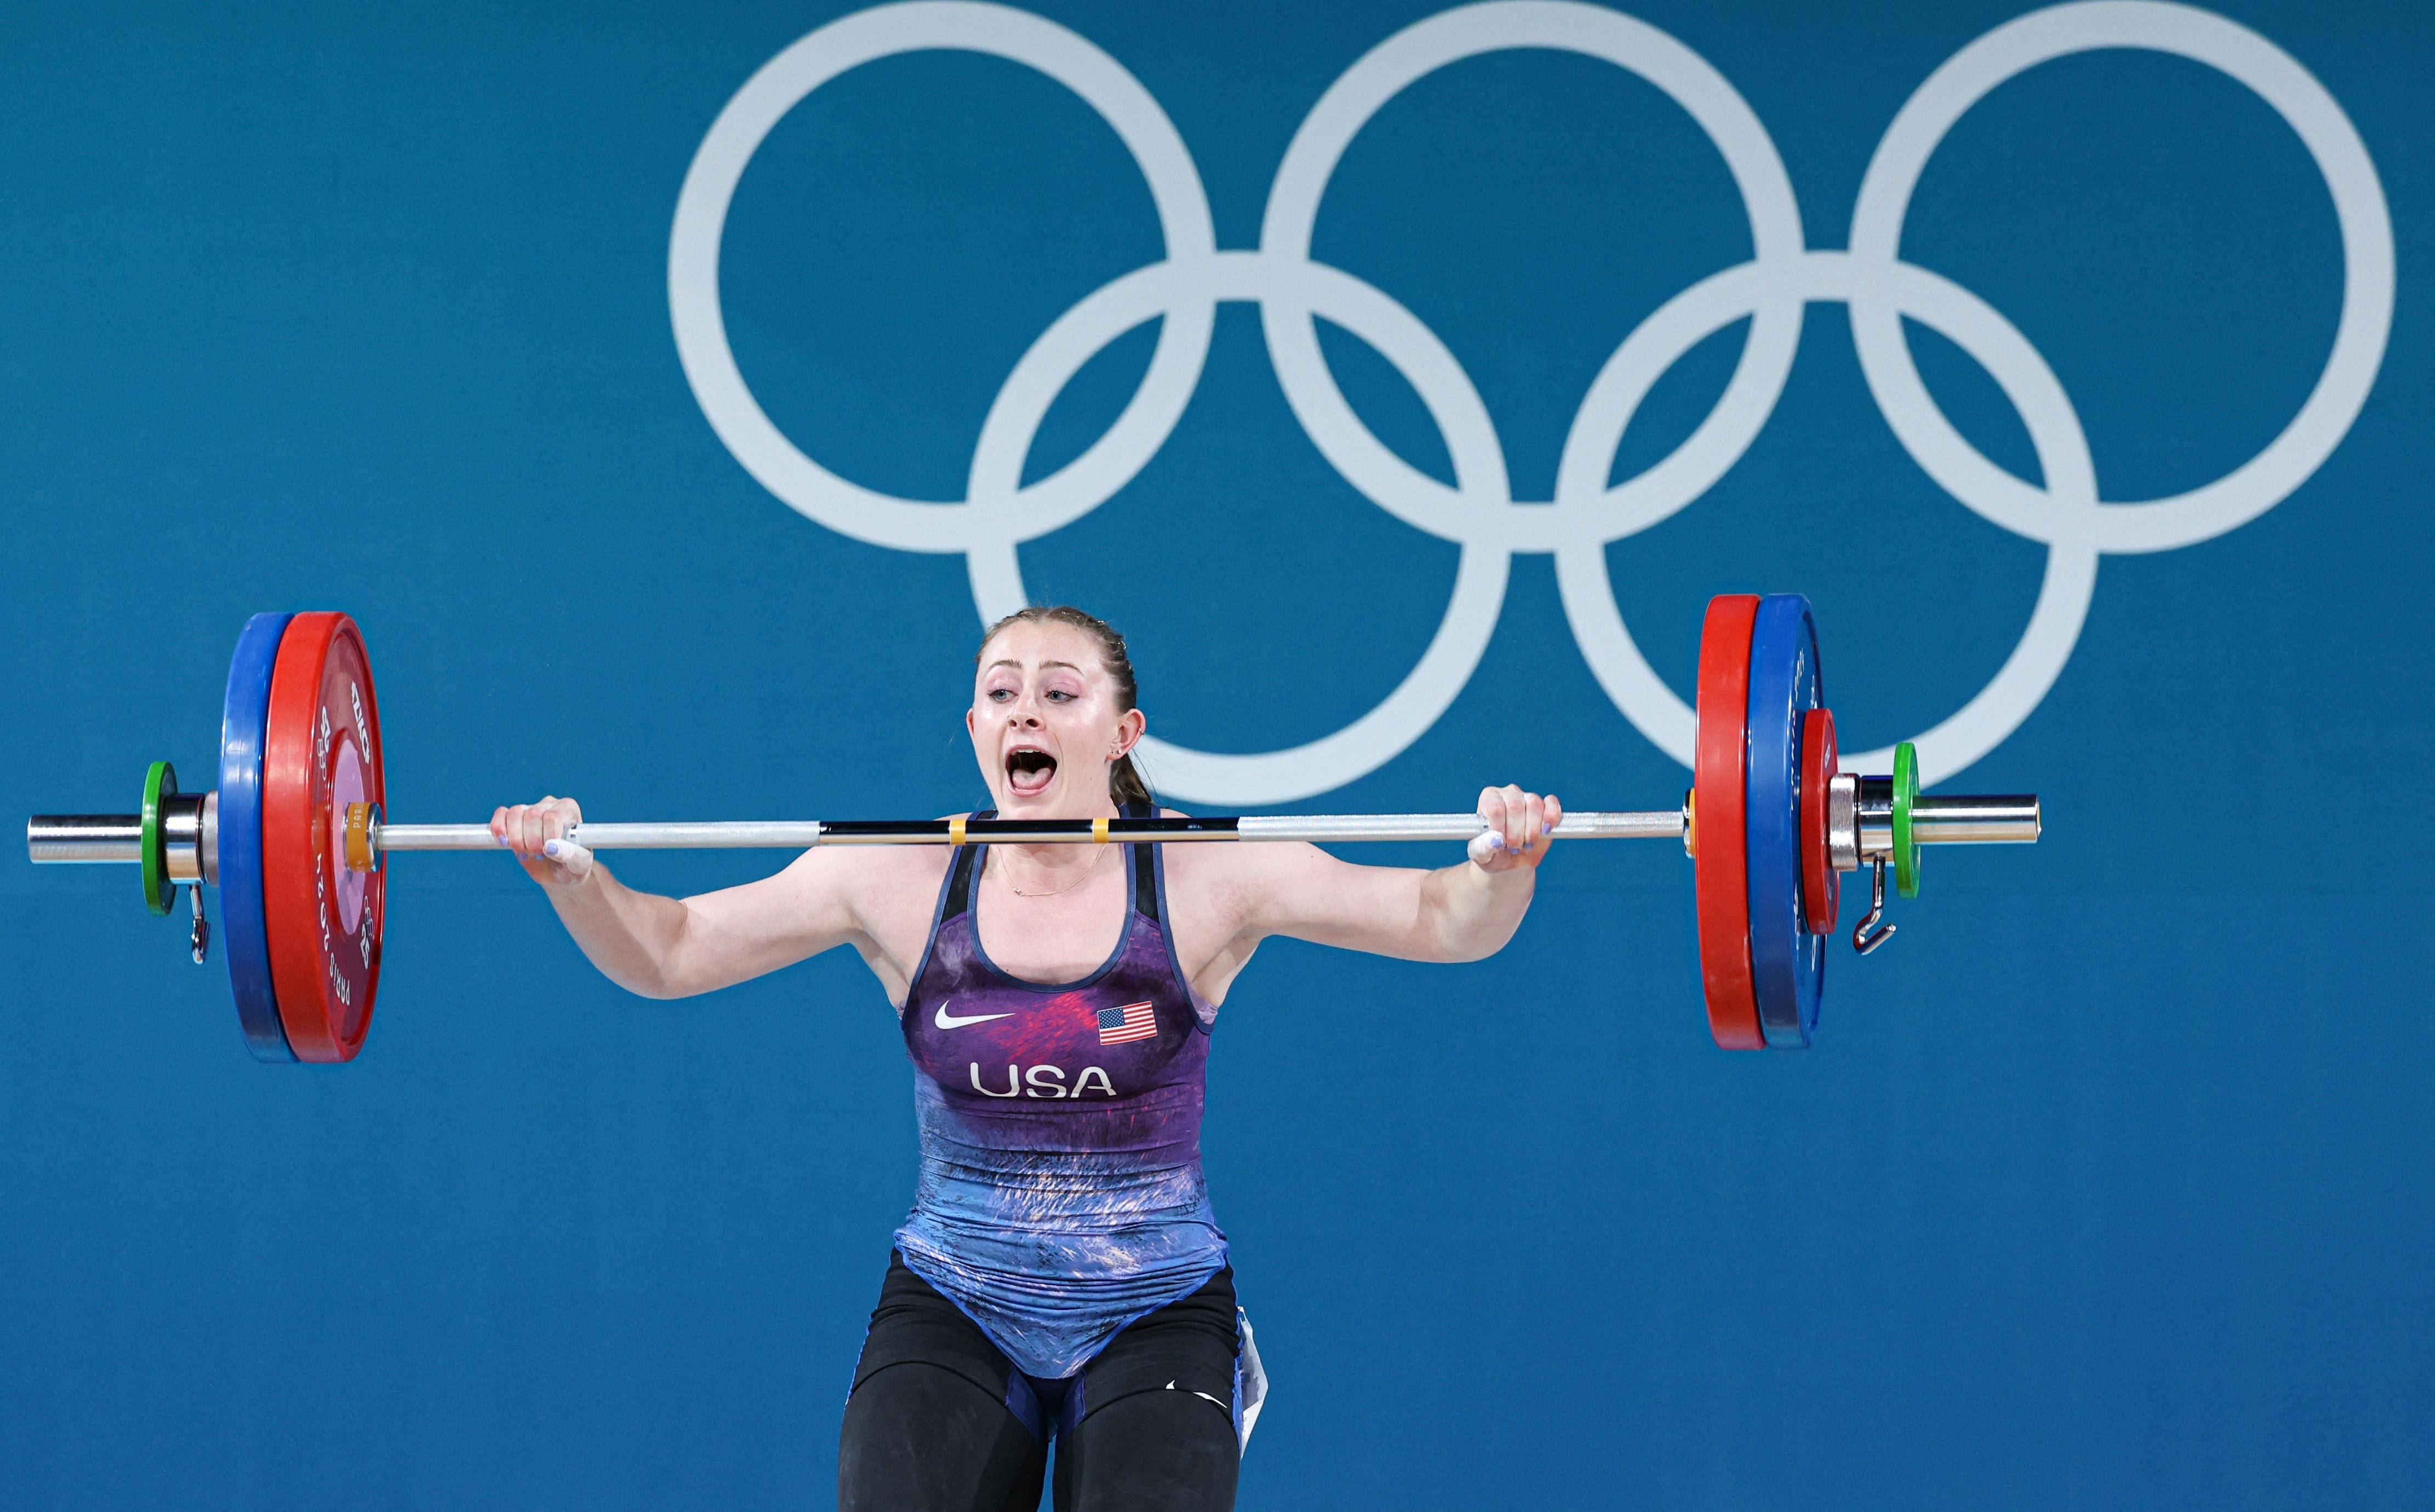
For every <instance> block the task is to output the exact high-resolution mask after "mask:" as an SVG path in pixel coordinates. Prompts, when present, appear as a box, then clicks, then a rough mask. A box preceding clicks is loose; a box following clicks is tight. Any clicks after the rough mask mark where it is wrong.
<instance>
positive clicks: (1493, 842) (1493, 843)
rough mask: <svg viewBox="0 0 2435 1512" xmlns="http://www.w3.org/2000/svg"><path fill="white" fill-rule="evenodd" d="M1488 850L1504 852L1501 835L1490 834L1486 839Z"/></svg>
mask: <svg viewBox="0 0 2435 1512" xmlns="http://www.w3.org/2000/svg"><path fill="white" fill-rule="evenodd" d="M1488 849H1490V850H1491V851H1502V850H1504V849H1505V836H1503V835H1501V834H1492V835H1490V836H1489V837H1488Z"/></svg>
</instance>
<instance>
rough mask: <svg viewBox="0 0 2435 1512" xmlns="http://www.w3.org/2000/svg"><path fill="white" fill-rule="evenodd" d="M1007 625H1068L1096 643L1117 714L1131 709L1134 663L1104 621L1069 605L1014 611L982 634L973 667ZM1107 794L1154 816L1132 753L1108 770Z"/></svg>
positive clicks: (1122, 641) (1154, 802) (1121, 640)
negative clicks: (1114, 694)
mask: <svg viewBox="0 0 2435 1512" xmlns="http://www.w3.org/2000/svg"><path fill="white" fill-rule="evenodd" d="M1010 625H1070V626H1072V627H1074V628H1076V629H1078V630H1080V631H1081V632H1082V633H1083V634H1085V635H1088V636H1089V637H1091V639H1093V640H1095V641H1097V642H1098V643H1099V664H1100V665H1102V666H1104V667H1106V668H1107V669H1108V677H1109V679H1110V680H1112V681H1113V682H1114V683H1115V685H1116V713H1125V712H1126V711H1128V710H1130V709H1131V708H1132V707H1133V693H1134V688H1133V661H1132V658H1131V657H1130V656H1128V655H1126V654H1125V638H1124V637H1123V636H1121V635H1118V634H1117V633H1116V630H1115V627H1114V626H1112V625H1110V624H1109V623H1108V622H1107V621H1106V620H1103V619H1101V618H1099V617H1098V616H1097V615H1096V614H1090V613H1085V612H1084V611H1083V610H1079V609H1076V608H1075V607H1074V606H1073V605H1071V604H1050V605H1046V606H1043V605H1039V604H1034V605H1032V606H1031V607H1030V608H1029V609H1019V610H1015V611H1014V612H1013V613H1011V614H1009V615H1008V616H1007V617H1006V618H1004V619H1002V620H1000V621H998V622H997V623H996V624H995V625H993V626H991V627H989V628H988V630H986V631H984V632H983V633H982V635H981V648H980V649H979V650H978V651H976V652H975V653H973V663H974V665H976V666H977V665H979V664H980V659H981V658H982V657H983V656H986V655H987V654H988V653H989V646H990V643H991V642H992V641H994V640H996V639H997V632H998V631H1000V630H1003V629H1005V628H1006V627H1008V626H1010ZM1108 790H1109V792H1110V793H1112V794H1113V795H1114V798H1115V800H1116V802H1117V803H1118V804H1119V805H1128V804H1135V803H1138V804H1141V805H1143V806H1145V807H1148V809H1150V810H1151V811H1152V812H1153V813H1155V812H1156V811H1157V807H1158V800H1157V799H1154V798H1152V797H1151V796H1150V791H1149V784H1148V782H1143V781H1142V774H1141V769H1140V768H1139V767H1137V766H1135V765H1133V757H1132V752H1131V751H1127V752H1126V753H1125V754H1123V755H1122V756H1119V757H1117V758H1116V763H1115V765H1114V766H1112V767H1110V768H1109V769H1108Z"/></svg>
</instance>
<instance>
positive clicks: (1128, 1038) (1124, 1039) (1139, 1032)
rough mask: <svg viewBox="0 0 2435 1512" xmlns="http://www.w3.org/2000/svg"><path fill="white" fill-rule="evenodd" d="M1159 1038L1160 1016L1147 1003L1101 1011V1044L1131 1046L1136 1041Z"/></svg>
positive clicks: (1102, 1009) (1131, 1004)
mask: <svg viewBox="0 0 2435 1512" xmlns="http://www.w3.org/2000/svg"><path fill="white" fill-rule="evenodd" d="M1157 1038H1158V1016H1157V1015H1156V1014H1154V1013H1152V1012H1151V1011H1150V1005H1148V1004H1147V1003H1128V1004H1126V1005H1124V1006H1123V1007H1121V1008H1101V1009H1100V1010H1099V1043H1101V1044H1103V1045H1122V1044H1131V1042H1132V1041H1133V1040H1155V1039H1157Z"/></svg>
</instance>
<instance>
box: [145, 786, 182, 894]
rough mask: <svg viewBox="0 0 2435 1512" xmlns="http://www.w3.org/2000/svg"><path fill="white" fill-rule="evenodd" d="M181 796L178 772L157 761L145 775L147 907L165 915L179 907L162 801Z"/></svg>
mask: <svg viewBox="0 0 2435 1512" xmlns="http://www.w3.org/2000/svg"><path fill="white" fill-rule="evenodd" d="M177 796H178V773H177V769H176V768H174V767H172V766H171V765H169V764H168V763H167V762H154V763H153V764H152V766H151V769H150V770H148V771H147V772H146V773H145V774H144V837H143V850H144V906H145V907H147V908H149V909H150V910H152V911H153V912H154V913H156V914H166V913H168V912H169V911H170V910H172V909H174V908H176V907H177V906H178V885H177V884H176V883H174V882H171V881H170V880H169V847H168V841H167V840H166V838H165V837H164V835H163V834H162V832H161V800H162V799H164V798H176V797H177Z"/></svg>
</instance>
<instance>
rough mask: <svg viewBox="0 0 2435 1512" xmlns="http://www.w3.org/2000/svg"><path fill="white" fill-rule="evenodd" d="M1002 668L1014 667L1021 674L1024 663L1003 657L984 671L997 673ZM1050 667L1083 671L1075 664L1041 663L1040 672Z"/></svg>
mask: <svg viewBox="0 0 2435 1512" xmlns="http://www.w3.org/2000/svg"><path fill="white" fill-rule="evenodd" d="M1000 667H1012V668H1014V670H1016V671H1017V672H1020V671H1022V670H1023V663H1022V662H1015V661H1010V660H1008V659H1007V658H1004V657H1001V658H999V659H998V660H997V661H995V662H991V663H990V664H989V665H988V666H987V667H986V668H984V669H983V670H984V671H989V672H995V671H996V670H997V669H998V668H1000ZM1050 667H1063V668H1064V669H1065V670H1066V671H1068V672H1079V671H1081V670H1082V669H1081V668H1080V667H1078V666H1076V665H1075V664H1074V663H1073V662H1042V663H1040V670H1041V671H1043V672H1045V671H1047V670H1048V669H1049V668H1050Z"/></svg>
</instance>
